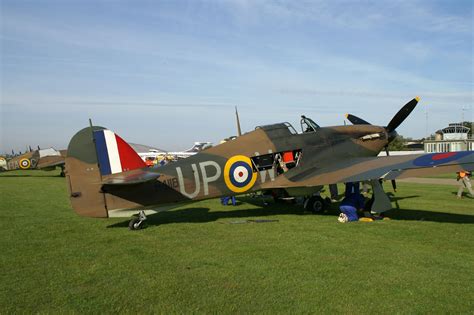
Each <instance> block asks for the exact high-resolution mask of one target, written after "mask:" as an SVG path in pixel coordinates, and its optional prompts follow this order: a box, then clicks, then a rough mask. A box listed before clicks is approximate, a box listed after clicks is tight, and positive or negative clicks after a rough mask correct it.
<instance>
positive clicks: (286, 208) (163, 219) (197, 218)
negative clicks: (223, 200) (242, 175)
mask: <svg viewBox="0 0 474 315" xmlns="http://www.w3.org/2000/svg"><path fill="white" fill-rule="evenodd" d="M227 209H228V210H224V211H211V210H210V209H209V208H204V207H201V208H187V209H183V210H176V211H163V212H159V213H156V214H152V215H150V216H148V217H147V221H146V223H147V225H149V226H154V225H163V224H171V223H207V222H214V221H217V220H220V219H240V218H250V217H266V216H275V215H311V214H308V213H305V212H304V211H303V208H302V207H298V206H296V205H286V204H285V205H281V204H270V205H268V206H265V207H261V208H251V209H236V210H233V206H230V205H229V206H227ZM128 222H129V221H128V220H127V221H124V222H119V223H115V224H112V225H109V226H107V227H108V228H116V227H121V228H123V227H128Z"/></svg>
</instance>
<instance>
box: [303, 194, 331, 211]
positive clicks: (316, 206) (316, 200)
mask: <svg viewBox="0 0 474 315" xmlns="http://www.w3.org/2000/svg"><path fill="white" fill-rule="evenodd" d="M304 209H305V210H306V211H310V212H312V213H314V214H321V213H323V212H324V210H326V203H325V201H324V199H323V198H321V196H313V197H311V198H309V199H306V202H305V203H304Z"/></svg>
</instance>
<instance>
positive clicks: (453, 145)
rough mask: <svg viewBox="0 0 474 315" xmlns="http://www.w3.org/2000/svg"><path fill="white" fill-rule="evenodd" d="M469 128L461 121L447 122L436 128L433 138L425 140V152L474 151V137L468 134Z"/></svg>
mask: <svg viewBox="0 0 474 315" xmlns="http://www.w3.org/2000/svg"><path fill="white" fill-rule="evenodd" d="M469 130H470V129H469V128H468V127H465V126H463V124H461V123H454V124H449V126H448V127H446V128H443V129H441V130H438V131H437V132H436V135H435V138H434V139H427V140H425V142H424V148H425V152H427V153H437V152H456V151H474V139H473V138H472V137H471V138H470V137H469V136H468V133H469Z"/></svg>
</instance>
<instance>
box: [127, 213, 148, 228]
mask: <svg viewBox="0 0 474 315" xmlns="http://www.w3.org/2000/svg"><path fill="white" fill-rule="evenodd" d="M145 220H146V215H145V211H143V210H142V211H140V212H139V213H138V217H137V218H133V219H131V220H130V222H129V223H128V228H129V229H130V230H132V231H137V230H141V229H143V228H145V223H143V222H144V221H145Z"/></svg>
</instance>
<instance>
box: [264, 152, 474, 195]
mask: <svg viewBox="0 0 474 315" xmlns="http://www.w3.org/2000/svg"><path fill="white" fill-rule="evenodd" d="M473 169H474V151H461V152H447V153H431V154H416V155H415V154H413V155H400V156H388V157H365V158H348V159H343V160H338V161H335V162H333V163H330V164H329V165H327V164H325V165H320V166H319V165H314V166H313V165H312V166H311V167H302V168H301V169H299V168H293V169H291V170H290V171H288V172H287V173H285V174H283V175H280V176H278V177H277V178H275V180H274V181H273V182H267V183H265V184H264V185H263V186H262V188H263V189H271V188H289V187H311V186H320V185H328V184H336V183H345V182H359V181H365V180H371V179H387V180H390V179H395V178H406V177H416V176H426V175H433V174H442V173H455V172H459V171H462V170H468V171H470V170H473Z"/></svg>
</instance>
